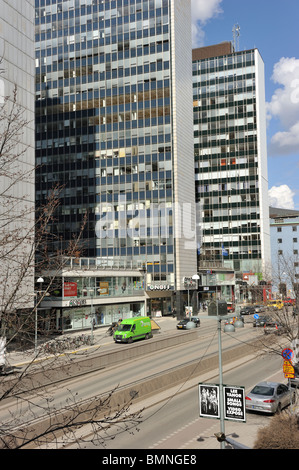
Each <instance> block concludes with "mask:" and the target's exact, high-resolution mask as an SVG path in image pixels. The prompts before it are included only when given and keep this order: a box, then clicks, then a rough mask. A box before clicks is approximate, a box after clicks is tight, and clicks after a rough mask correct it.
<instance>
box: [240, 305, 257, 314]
mask: <svg viewBox="0 0 299 470" xmlns="http://www.w3.org/2000/svg"><path fill="white" fill-rule="evenodd" d="M253 313H255V308H254V307H250V306H247V307H242V308H241V310H240V315H251V314H253Z"/></svg>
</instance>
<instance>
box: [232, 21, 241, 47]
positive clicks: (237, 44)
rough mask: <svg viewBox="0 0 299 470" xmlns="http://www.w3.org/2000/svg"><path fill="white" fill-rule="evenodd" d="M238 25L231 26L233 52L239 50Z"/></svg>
mask: <svg viewBox="0 0 299 470" xmlns="http://www.w3.org/2000/svg"><path fill="white" fill-rule="evenodd" d="M240 29H241V28H240V26H239V25H238V24H234V27H233V30H232V31H233V37H234V41H233V44H234V50H235V52H238V51H239V37H240Z"/></svg>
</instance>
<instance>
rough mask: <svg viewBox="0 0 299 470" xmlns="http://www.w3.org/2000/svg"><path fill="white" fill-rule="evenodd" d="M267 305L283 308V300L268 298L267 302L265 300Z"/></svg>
mask: <svg viewBox="0 0 299 470" xmlns="http://www.w3.org/2000/svg"><path fill="white" fill-rule="evenodd" d="M267 307H272V308H277V309H278V310H281V309H282V308H283V302H282V301H281V300H278V299H277V300H269V302H267Z"/></svg>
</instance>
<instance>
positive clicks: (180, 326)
mask: <svg viewBox="0 0 299 470" xmlns="http://www.w3.org/2000/svg"><path fill="white" fill-rule="evenodd" d="M191 321H192V322H193V323H194V324H195V327H196V328H197V327H198V326H199V325H200V319H199V318H198V317H191V319H190V318H183V319H182V320H181V321H179V323H178V324H177V326H176V327H177V329H178V330H186V329H187V324H188V323H189V322H191Z"/></svg>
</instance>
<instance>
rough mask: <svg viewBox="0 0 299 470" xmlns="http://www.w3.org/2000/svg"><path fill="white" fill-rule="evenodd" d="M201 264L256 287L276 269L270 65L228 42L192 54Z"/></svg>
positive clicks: (194, 51) (253, 53) (255, 53)
mask: <svg viewBox="0 0 299 470" xmlns="http://www.w3.org/2000/svg"><path fill="white" fill-rule="evenodd" d="M193 110H194V146H195V173H196V174H195V179H196V201H197V202H198V204H199V206H200V229H201V230H200V240H199V250H200V255H199V256H200V264H201V265H202V266H205V265H207V264H209V263H210V265H212V264H211V263H213V262H215V263H217V262H218V263H222V265H223V266H227V267H230V268H232V269H234V270H235V272H236V277H237V279H239V280H244V281H246V282H249V283H252V284H257V283H258V282H260V280H261V279H262V278H263V277H265V276H267V273H269V271H270V269H271V264H270V260H271V256H270V229H269V206H268V177H267V147H266V117H265V116H266V113H265V91H264V64H263V61H262V58H261V56H260V54H259V52H258V50H257V49H252V50H247V51H240V52H238V51H234V50H233V47H232V44H231V43H230V42H225V43H221V44H218V45H215V46H209V47H204V48H200V49H194V50H193Z"/></svg>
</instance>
